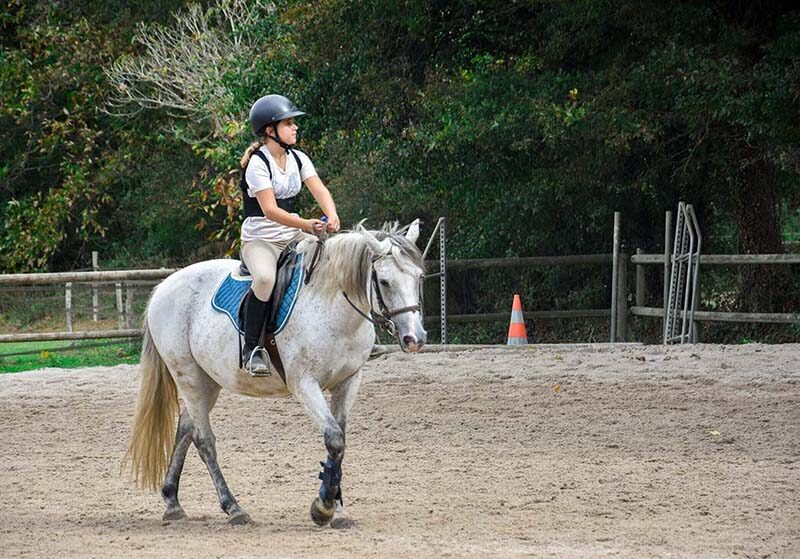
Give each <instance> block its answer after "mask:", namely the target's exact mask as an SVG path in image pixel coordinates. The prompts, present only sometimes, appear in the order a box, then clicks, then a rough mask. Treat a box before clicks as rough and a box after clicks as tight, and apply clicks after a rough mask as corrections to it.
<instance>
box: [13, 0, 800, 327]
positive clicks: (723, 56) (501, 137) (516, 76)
mask: <svg viewBox="0 0 800 559" xmlns="http://www.w3.org/2000/svg"><path fill="white" fill-rule="evenodd" d="M236 2H237V0H221V1H219V2H211V3H205V4H202V5H200V6H195V7H191V6H181V5H175V6H173V5H168V4H166V3H164V2H159V1H156V0H152V1H150V2H146V3H143V4H141V5H137V7H128V6H127V4H126V5H125V6H122V5H120V4H119V3H118V2H116V1H114V2H100V1H97V0H92V1H89V0H85V1H84V2H78V3H77V5H76V6H74V7H73V8H74V9H72V10H70V11H69V12H68V11H67V10H66V9H64V8H61V7H59V5H46V6H45V7H44V8H42V7H41V5H39V4H37V5H34V4H32V3H30V2H27V1H26V0H22V1H15V2H12V4H11V6H10V9H9V10H7V11H6V12H4V14H3V15H2V19H0V25H1V26H2V28H3V31H4V33H3V37H4V38H3V39H2V42H0V46H1V48H0V62H2V64H0V98H1V99H2V103H0V147H2V149H3V151H4V153H7V154H9V155H8V156H7V157H4V160H3V162H2V164H0V181H2V185H3V188H2V190H0V201H1V202H2V204H3V206H2V208H1V209H0V219H2V220H3V223H4V229H3V232H2V233H0V262H2V266H3V269H5V270H33V269H47V268H61V267H70V266H73V267H74V266H75V265H76V263H80V262H85V255H86V253H87V251H88V250H89V249H88V248H86V247H89V246H91V247H92V248H94V247H97V246H101V247H104V249H105V248H107V249H108V251H109V252H112V253H114V254H116V255H119V259H120V260H124V259H129V260H130V261H131V264H133V263H134V262H156V263H166V262H167V261H172V262H188V261H191V260H194V259H199V258H204V257H208V256H212V255H218V254H220V253H222V252H225V251H227V252H232V251H234V250H235V249H236V245H237V240H238V232H239V225H240V208H239V206H240V200H239V192H238V180H239V168H238V160H239V158H240V157H241V154H242V152H243V151H244V149H245V148H246V146H247V145H248V144H249V143H250V141H251V140H252V137H251V134H250V132H249V129H248V126H247V122H246V118H247V113H248V109H249V107H250V105H251V103H252V102H253V101H254V100H255V99H257V98H258V97H259V96H261V95H263V94H266V93H270V92H280V93H283V94H285V95H287V96H289V97H290V98H292V99H293V100H294V101H295V102H296V103H297V104H298V105H300V106H301V107H303V108H304V109H305V110H307V111H308V112H309V116H308V117H305V118H304V119H302V120H300V126H301V145H300V148H301V149H304V150H305V151H307V152H308V153H309V154H310V155H311V157H312V159H313V160H314V162H315V164H316V166H317V168H318V169H319V171H320V174H321V176H322V177H323V179H324V180H325V182H326V183H327V184H328V185H329V187H330V189H331V191H332V193H333V194H334V198H335V199H336V202H337V205H338V207H339V210H340V214H341V216H342V218H343V222H344V223H345V224H346V225H347V224H352V223H355V222H356V221H359V220H361V219H363V218H369V220H370V221H369V223H371V224H372V225H375V226H377V225H379V224H380V223H381V222H382V221H384V220H400V221H404V222H407V221H410V220H411V219H413V218H415V217H421V218H423V220H424V221H425V227H426V229H425V230H424V231H423V236H425V235H424V234H425V233H428V232H430V230H431V228H432V227H433V225H434V224H435V222H436V219H437V218H438V217H439V216H446V217H447V218H448V220H449V221H448V232H449V235H448V236H449V240H450V244H449V246H448V250H449V254H450V256H451V257H453V258H464V257H500V256H515V255H525V256H528V255H538V254H569V253H572V254H575V253H591V252H610V250H611V246H610V244H611V227H612V217H611V216H612V213H613V212H614V211H621V212H622V213H623V238H624V240H625V242H626V245H627V247H628V250H629V251H630V250H632V249H633V248H635V247H642V248H644V249H645V250H647V251H651V252H652V251H660V250H661V244H662V239H663V233H662V230H663V216H664V212H665V211H666V210H673V211H674V209H675V207H676V206H677V202H678V200H686V201H688V202H690V203H693V204H694V206H695V209H696V210H697V211H698V214H699V218H700V220H701V228H702V229H703V231H704V232H705V233H706V240H707V242H706V250H707V252H735V251H737V250H742V251H755V252H758V251H761V252H778V251H780V250H782V246H781V242H782V239H781V235H780V233H781V232H780V227H781V223H782V221H781V219H780V218H779V211H780V212H782V213H783V218H782V219H783V223H784V224H785V226H786V227H787V228H790V229H791V228H795V229H796V227H794V225H795V224H796V223H795V222H796V221H797V219H796V213H797V212H796V208H797V207H798V204H800V195H798V189H797V187H796V185H797V184H798V178H800V148H799V147H798V146H800V111H799V110H798V108H799V106H800V105H799V102H798V99H799V98H800V93H799V92H798V89H797V76H798V75H800V57H798V54H797V53H798V52H800V15H798V12H797V11H796V10H794V9H793V8H792V6H790V5H789V3H785V2H776V3H759V4H758V6H759V9H757V10H755V9H749V8H748V9H745V8H744V7H742V5H741V3H732V2H708V1H700V2H683V3H674V2H670V3H664V2H655V1H646V2H632V1H626V2H611V1H608V0H602V1H592V2H589V1H578V2H550V1H545V0H533V1H529V2H514V1H503V2H500V1H496V0H490V1H488V2H487V1H483V0H482V1H480V2H479V1H478V0H457V1H451V2H434V3H432V2H423V1H420V0H412V1H408V2H402V3H392V2H380V1H377V0H310V1H302V2H301V1H299V0H279V1H277V2H269V3H268V2H266V1H264V0H254V1H252V2H249V3H248V4H247V7H246V9H247V10H252V13H257V14H258V17H256V18H251V19H246V23H245V24H243V26H239V27H236V30H235V31H233V27H231V26H230V23H229V22H227V20H226V18H224V17H220V16H221V14H224V13H226V12H225V10H226V9H230V7H231V6H239V5H241V4H237V3H236ZM191 13H194V14H200V15H202V16H203V17H204V18H205V19H204V21H208V22H209V26H210V27H209V29H208V30H207V35H204V37H202V38H198V39H197V40H198V41H200V40H201V39H202V40H203V41H211V40H212V39H213V40H216V41H217V43H218V44H220V45H223V46H224V45H228V47H226V48H229V50H227V51H224V52H220V53H214V54H213V56H212V53H209V59H210V60H214V61H215V63H214V64H213V68H207V69H208V70H209V72H211V73H209V74H208V75H212V76H215V77H214V80H213V83H212V82H208V83H207V85H206V86H204V87H203V88H200V90H201V93H202V94H201V95H198V96H197V97H196V98H195V97H192V102H193V103H194V104H193V105H192V111H193V112H192V111H188V110H169V109H164V108H161V109H159V108H152V107H151V106H149V105H147V104H146V103H141V104H140V105H139V106H135V107H133V109H135V110H134V111H133V112H135V116H129V117H125V116H121V115H117V116H113V115H110V114H107V113H105V112H103V111H102V110H99V109H100V108H105V107H107V106H108V102H109V100H110V99H112V98H118V97H117V96H118V94H119V93H120V91H119V87H120V83H117V82H111V81H109V79H108V77H107V71H108V69H109V68H112V67H114V65H115V64H117V63H119V62H120V61H124V60H129V61H139V62H142V63H144V62H147V61H148V60H150V61H152V57H151V58H148V57H149V56H151V54H152V53H150V51H149V50H148V46H147V41H148V40H150V39H153V38H154V37H156V36H157V32H156V30H159V29H160V30H168V31H169V32H171V33H174V34H177V36H181V37H184V38H185V40H186V41H193V40H194V39H193V38H191V33H189V34H187V29H186V28H185V26H184V27H183V28H182V27H181V25H184V24H182V23H181V22H182V21H184V22H185V19H183V20H182V19H181V18H182V17H184V16H186V14H191ZM248 13H250V12H248ZM115 14H123V15H122V16H120V15H115ZM243 21H245V20H243ZM140 22H143V23H144V24H145V25H144V26H139V27H138V29H139V30H140V33H141V32H144V33H145V34H144V35H141V34H140V35H136V29H137V23H140ZM148 30H149V31H148ZM233 37H240V38H243V39H244V40H246V42H247V48H246V49H244V50H237V48H235V45H234V46H231V45H232V44H233V43H232V42H231V41H229V39H232V38H233ZM233 42H235V41H233ZM217 43H215V44H217ZM199 44H206V43H199ZM208 44H211V43H208ZM187 52H194V51H192V50H191V49H188V51H187ZM148 53H150V54H148ZM175 60H180V58H176V59H175ZM189 62H191V61H189ZM175 63H176V64H177V62H175ZM209 66H211V65H209ZM173 69H174V68H173ZM214 72H216V74H215V73H214ZM176 75H177V74H176ZM175 81H176V83H175V88H176V90H179V91H183V92H184V93H185V92H186V91H188V90H187V89H186V87H187V86H186V85H185V84H182V83H178V81H179V80H177V79H176V80H175ZM203 83H205V82H203ZM123 85H124V84H123ZM148 107H150V108H148ZM112 112H113V111H112ZM190 114H192V115H195V116H192V117H191V118H189V115H190ZM302 209H303V211H304V212H310V211H312V210H313V203H312V201H311V200H310V199H308V198H306V199H305V200H304V202H303V208H302ZM787 231H788V229H787ZM785 236H786V238H787V239H788V240H791V239H792V238H793V237H792V234H791V233H790V232H787V233H786V235H785ZM532 277H533V276H531V277H529V278H518V279H516V280H513V281H512V280H510V279H509V280H508V281H509V282H510V283H509V285H508V287H509V289H511V288H514V287H516V288H522V289H527V288H528V287H530V286H531V285H536V286H538V287H542V289H540V290H539V291H540V296H541V297H542V298H543V299H542V300H543V301H545V300H547V298H548V297H550V298H551V299H550V303H551V304H550V306H551V307H552V302H553V301H556V300H558V293H559V291H558V289H557V288H558V287H562V288H564V289H566V288H569V289H570V290H572V291H570V293H572V295H570V297H572V299H570V300H569V301H568V303H569V304H570V305H571V304H576V305H581V304H586V305H589V306H597V307H602V306H606V304H607V302H608V299H609V297H610V290H609V289H608V286H607V285H605V286H603V285H602V284H598V287H597V288H596V289H595V291H592V290H590V291H592V292H591V293H587V292H585V291H583V290H582V289H581V285H582V282H586V284H587V285H588V284H590V282H591V281H593V280H592V279H591V278H589V277H588V276H586V275H583V274H576V275H575V276H570V275H569V274H555V273H554V274H552V275H546V276H544V277H538V276H537V277H536V278H535V279H532ZM506 279H508V278H494V279H491V280H487V281H491V282H495V283H503V281H505V280H506ZM751 279H752V278H751ZM572 280H576V282H577V283H576V282H573V281H572ZM514 281H516V286H515V285H512V284H513V283H514ZM503 285H504V287H503V289H505V285H506V284H503ZM756 287H757V284H754V283H753V282H752V281H749V280H748V278H747V277H743V278H742V279H741V281H739V280H737V281H733V282H729V283H728V284H726V285H724V286H720V293H725V294H726V296H727V294H728V292H729V290H731V289H733V290H734V291H735V292H736V298H740V297H743V296H750V295H751V294H752V293H754V292H758V289H756ZM494 291H495V293H497V292H498V290H497V289H495V290H494ZM786 292H787V293H793V292H794V291H792V290H787V291H786ZM531 295H533V293H531ZM453 296H454V298H455V299H456V300H457V299H458V297H462V298H463V301H464V302H465V307H464V308H465V309H471V310H470V312H474V309H476V308H478V307H481V308H482V307H483V306H486V307H492V306H494V307H497V306H498V304H499V301H498V300H497V299H496V298H493V295H492V294H491V293H487V294H486V298H485V300H484V299H483V298H482V297H483V295H481V294H476V295H475V296H474V297H472V298H471V299H470V297H467V296H466V295H465V294H464V293H459V292H458V291H457V290H456V291H455V294H454V295H453ZM495 297H496V296H495ZM466 301H470V305H472V306H469V305H466ZM560 304H561V302H560V300H559V305H560ZM564 304H567V303H566V302H565V303H564ZM790 304H791V301H789V299H785V300H784V306H790ZM543 305H544V303H543ZM751 306H752V305H751ZM755 306H756V307H757V306H758V305H755ZM771 310H773V311H775V310H779V309H771ZM487 335H490V334H489V333H487Z"/></svg>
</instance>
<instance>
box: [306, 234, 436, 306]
mask: <svg viewBox="0 0 800 559" xmlns="http://www.w3.org/2000/svg"><path fill="white" fill-rule="evenodd" d="M362 223H363V222H362ZM362 223H359V224H358V225H356V226H355V227H354V228H353V229H352V230H350V231H344V232H342V233H339V234H336V235H333V236H331V237H330V238H329V239H328V240H327V241H325V246H324V249H323V253H322V258H321V259H320V260H319V262H318V264H317V266H316V269H315V270H314V271H313V274H312V275H311V281H310V282H309V285H308V287H311V288H312V289H319V290H320V291H322V292H323V293H325V294H327V295H329V296H331V297H333V296H336V295H338V294H339V293H341V292H342V291H344V292H345V293H347V295H348V297H350V299H351V300H352V301H353V302H354V303H355V304H357V305H359V306H362V307H366V306H369V301H367V300H366V292H365V287H366V285H367V281H368V280H369V274H370V269H371V259H372V257H373V256H374V255H375V252H374V248H373V247H374V245H375V244H376V243H375V240H377V241H378V242H380V241H383V240H385V239H389V240H390V242H391V254H392V256H393V257H394V258H395V259H396V260H397V261H398V262H399V263H401V265H402V264H403V262H404V261H405V262H407V263H409V264H411V265H414V266H417V267H419V268H420V269H422V270H424V269H425V264H424V262H423V260H422V253H421V252H420V250H419V248H417V245H415V244H414V243H413V242H411V241H410V240H409V239H408V238H406V236H405V232H406V229H407V228H408V227H407V226H406V227H400V226H399V224H398V223H397V222H394V223H386V224H384V225H383V227H382V228H381V229H380V230H379V231H368V230H367V229H365V228H364V227H363V225H362ZM370 237H371V238H370ZM315 247H316V242H314V241H310V240H309V241H303V242H301V243H300V244H299V245H298V247H297V250H298V251H299V252H302V253H304V255H305V257H304V259H303V261H304V262H305V266H306V273H308V266H309V265H310V264H311V260H312V257H313V255H314V249H315Z"/></svg>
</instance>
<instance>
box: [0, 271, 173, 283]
mask: <svg viewBox="0 0 800 559" xmlns="http://www.w3.org/2000/svg"><path fill="white" fill-rule="evenodd" d="M177 270H178V269H177V268H158V269H156V270H111V271H107V272H56V273H42V274H0V285H49V284H54V283H67V282H73V283H79V282H98V283H100V282H116V281H126V280H160V279H164V278H165V277H167V276H169V275H170V274H173V273H175V272H176V271H177Z"/></svg>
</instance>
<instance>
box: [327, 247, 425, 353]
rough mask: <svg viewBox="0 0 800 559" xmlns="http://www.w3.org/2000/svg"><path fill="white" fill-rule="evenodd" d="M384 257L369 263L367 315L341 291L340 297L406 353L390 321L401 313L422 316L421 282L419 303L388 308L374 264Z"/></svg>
mask: <svg viewBox="0 0 800 559" xmlns="http://www.w3.org/2000/svg"><path fill="white" fill-rule="evenodd" d="M385 256H386V255H382V256H375V257H373V258H372V261H371V264H370V267H371V272H370V276H371V277H370V283H371V285H372V290H371V291H370V292H369V293H367V300H368V301H369V315H367V314H366V313H364V312H362V311H361V309H359V308H358V307H356V306H355V304H353V302H352V301H351V300H350V297H348V296H347V293H345V292H344V291H342V295H344V298H345V300H346V301H347V302H348V303H350V306H351V307H353V310H355V311H356V312H357V313H358V314H360V315H361V316H363V317H364V318H365V319H366V320H368V321H369V322H371V323H372V324H375V325H377V326H378V327H380V328H383V329H384V330H386V331H387V332H389V334H390V335H392V336H394V337H396V338H397V341H398V343H399V344H400V349H402V350H403V351H406V349H405V348H404V347H403V343H402V340H401V339H400V335H399V334H398V333H397V326H395V323H394V320H392V319H393V318H394V317H395V316H397V315H398V314H403V313H406V312H414V311H419V313H420V315H422V305H421V301H422V285H421V281H420V290H419V293H420V296H419V301H420V302H418V303H417V304H415V305H408V306H407V307H398V308H396V309H390V308H389V307H388V305H387V304H386V301H385V300H384V298H383V294H382V293H381V286H380V283H379V282H378V273H377V272H376V271H375V263H376V262H377V261H378V260H380V259H381V258H384V257H385ZM373 294H374V297H373ZM373 299H377V300H378V309H379V311H380V312H376V311H375V304H374V301H373Z"/></svg>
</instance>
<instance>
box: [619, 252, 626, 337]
mask: <svg viewBox="0 0 800 559" xmlns="http://www.w3.org/2000/svg"><path fill="white" fill-rule="evenodd" d="M627 271H628V263H627V257H626V256H625V245H621V247H620V253H619V266H618V269H617V274H618V276H617V277H618V278H619V286H618V287H617V313H618V316H617V341H618V342H625V341H627V339H628V272H627Z"/></svg>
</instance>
